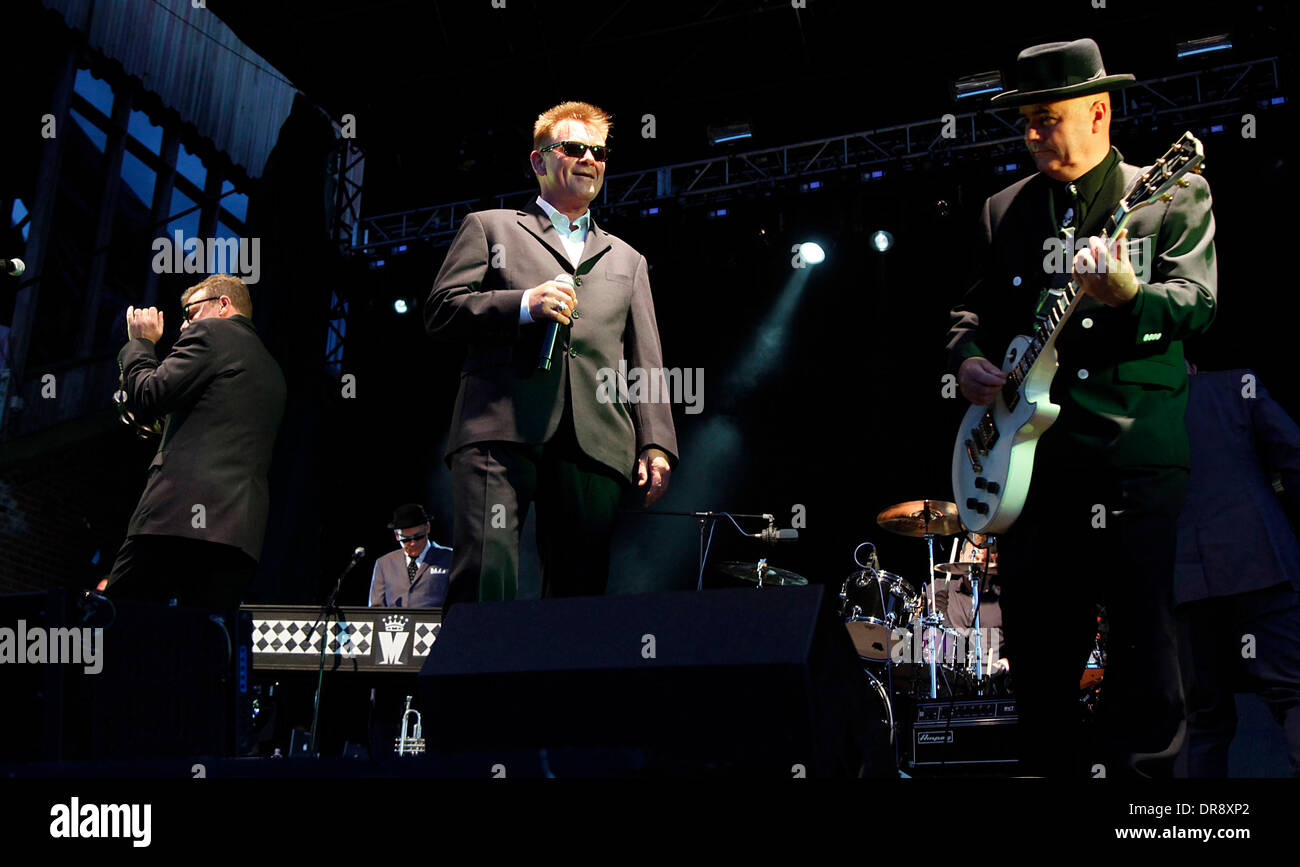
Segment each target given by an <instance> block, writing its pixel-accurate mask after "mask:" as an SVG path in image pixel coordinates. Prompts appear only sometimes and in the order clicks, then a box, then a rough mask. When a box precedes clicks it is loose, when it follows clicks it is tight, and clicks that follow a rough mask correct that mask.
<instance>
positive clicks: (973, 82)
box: [952, 69, 1003, 99]
mask: <svg viewBox="0 0 1300 867" xmlns="http://www.w3.org/2000/svg"><path fill="white" fill-rule="evenodd" d="M1002 90H1003V86H1002V73H1001V72H998V71H997V70H996V69H995V70H992V71H990V72H977V73H975V74H974V75H965V76H962V77H961V78H959V79H957V80H956V81H954V82H953V83H952V98H953V99H969V98H971V97H974V96H991V95H993V94H995V93H1000V92H1001V91H1002Z"/></svg>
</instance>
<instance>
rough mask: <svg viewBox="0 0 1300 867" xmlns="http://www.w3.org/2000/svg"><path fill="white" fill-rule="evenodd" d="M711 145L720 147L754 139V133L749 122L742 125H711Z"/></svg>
mask: <svg viewBox="0 0 1300 867" xmlns="http://www.w3.org/2000/svg"><path fill="white" fill-rule="evenodd" d="M708 133H709V144H711V145H715V146H716V145H720V144H726V143H727V142H733V141H743V140H744V139H748V138H753V137H754V131H753V129H751V128H750V126H749V122H748V121H744V122H741V123H720V124H709V127H708Z"/></svg>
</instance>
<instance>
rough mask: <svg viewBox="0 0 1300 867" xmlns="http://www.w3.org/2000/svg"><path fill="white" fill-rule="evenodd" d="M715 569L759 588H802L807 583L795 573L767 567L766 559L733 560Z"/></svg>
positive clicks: (720, 564) (806, 580) (805, 579)
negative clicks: (752, 583) (753, 561)
mask: <svg viewBox="0 0 1300 867" xmlns="http://www.w3.org/2000/svg"><path fill="white" fill-rule="evenodd" d="M715 568H716V569H717V570H718V571H719V572H721V573H723V574H724V575H730V576H731V577H732V578H739V579H740V580H742V581H752V582H754V584H756V585H757V586H759V587H790V586H799V587H802V586H804V585H806V584H807V583H808V579H807V578H805V577H803V576H802V575H800V574H798V573H796V572H791V571H790V570H788V569H778V568H776V567H775V566H769V565H767V558H766V557H765V558H763V559H762V560H759V561H758V562H757V563H748V562H741V561H734V560H733V561H729V562H725V563H719V564H718V565H717V566H716V567H715Z"/></svg>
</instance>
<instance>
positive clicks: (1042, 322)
mask: <svg viewBox="0 0 1300 867" xmlns="http://www.w3.org/2000/svg"><path fill="white" fill-rule="evenodd" d="M1130 216H1132V211H1130V210H1129V209H1128V208H1126V207H1124V204H1123V203H1121V204H1120V205H1119V207H1117V208H1116V209H1115V210H1114V212H1113V213H1112V214H1111V215H1110V220H1109V222H1110V223H1112V224H1114V226H1115V234H1114V236H1112V237H1111V238H1107V234H1106V230H1105V229H1103V230H1102V233H1101V236H1100V237H1101V238H1102V239H1104V240H1107V252H1113V251H1114V247H1115V241H1114V240H1113V238H1117V237H1119V233H1120V232H1121V231H1122V230H1123V229H1124V227H1125V226H1126V225H1127V224H1128V221H1129V217H1130ZM1069 237H1070V240H1073V239H1074V236H1073V234H1070V236H1069ZM1070 261H1071V262H1073V257H1071V259H1070ZM1047 294H1048V298H1050V299H1051V303H1050V305H1049V306H1048V308H1047V310H1046V311H1045V312H1043V313H1040V314H1039V316H1038V320H1037V323H1036V324H1035V326H1034V333H1033V335H1032V337H1031V339H1030V343H1029V347H1028V348H1027V349H1026V350H1025V351H1024V354H1022V355H1021V356H1020V359H1019V360H1018V361H1017V362H1016V366H1015V367H1014V368H1012V369H1011V371H1010V372H1008V373H1007V381H1006V384H1005V385H1003V386H1002V390H1003V393H1004V395H1005V396H1007V398H1008V403H1010V402H1011V401H1010V395H1011V394H1014V393H1016V392H1018V391H1019V390H1020V386H1021V384H1022V383H1023V382H1024V381H1025V378H1026V377H1027V376H1029V371H1030V369H1032V368H1033V366H1034V362H1036V361H1037V360H1038V357H1039V356H1040V355H1042V353H1043V350H1044V349H1046V348H1047V347H1048V346H1049V345H1051V343H1052V341H1053V340H1054V339H1055V338H1056V335H1057V334H1058V333H1059V332H1060V329H1061V326H1062V325H1064V324H1065V322H1066V320H1067V319H1069V318H1070V315H1071V314H1072V313H1074V308H1075V307H1076V306H1078V301H1079V295H1080V294H1082V293H1081V292H1080V290H1079V287H1078V286H1076V285H1075V283H1074V281H1073V280H1071V281H1070V282H1069V283H1067V284H1066V285H1065V287H1064V288H1063V289H1049V290H1048V291H1047Z"/></svg>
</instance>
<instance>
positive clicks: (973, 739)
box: [911, 698, 1019, 767]
mask: <svg viewBox="0 0 1300 867" xmlns="http://www.w3.org/2000/svg"><path fill="white" fill-rule="evenodd" d="M1018 722H1019V718H1018V717H1017V716H1016V702H1015V699H1010V698H997V699H994V698H988V699H968V700H961V701H951V700H948V699H944V700H939V701H918V702H917V703H916V713H915V715H914V717H913V723H912V738H911V746H912V760H911V765H912V766H913V767H937V766H940V765H964V766H972V765H995V764H1001V765H1004V764H1011V763H1014V762H1016V761H1017V747H1018V743H1017V740H1016V727H1017V724H1018Z"/></svg>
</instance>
